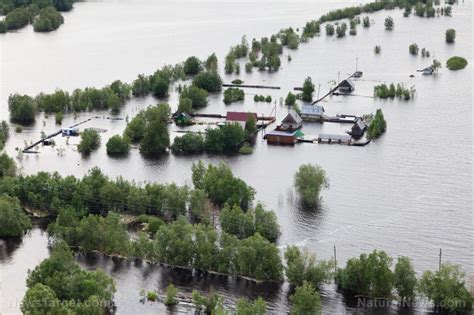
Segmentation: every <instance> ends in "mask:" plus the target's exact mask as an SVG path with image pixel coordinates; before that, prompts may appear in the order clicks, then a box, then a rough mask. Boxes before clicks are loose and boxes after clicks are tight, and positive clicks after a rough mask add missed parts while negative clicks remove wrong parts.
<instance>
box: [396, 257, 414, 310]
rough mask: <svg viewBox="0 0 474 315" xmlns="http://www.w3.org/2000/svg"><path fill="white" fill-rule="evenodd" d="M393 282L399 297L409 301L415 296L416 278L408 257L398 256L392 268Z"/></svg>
mask: <svg viewBox="0 0 474 315" xmlns="http://www.w3.org/2000/svg"><path fill="white" fill-rule="evenodd" d="M393 284H394V286H395V288H396V289H397V292H398V296H399V297H400V298H401V299H403V300H407V301H411V300H413V299H414V298H415V290H416V286H417V279H416V273H415V269H414V268H413V266H412V264H411V261H410V258H408V257H398V261H397V264H396V265H395V270H394V283H393Z"/></svg>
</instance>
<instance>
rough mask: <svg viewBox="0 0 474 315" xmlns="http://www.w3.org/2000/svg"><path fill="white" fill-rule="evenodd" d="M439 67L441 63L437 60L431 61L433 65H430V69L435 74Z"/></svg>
mask: <svg viewBox="0 0 474 315" xmlns="http://www.w3.org/2000/svg"><path fill="white" fill-rule="evenodd" d="M441 67H442V65H441V62H439V61H438V60H437V59H433V64H432V65H431V68H433V70H434V71H435V72H438V69H439V68H441Z"/></svg>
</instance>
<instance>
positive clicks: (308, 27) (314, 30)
mask: <svg viewBox="0 0 474 315" xmlns="http://www.w3.org/2000/svg"><path fill="white" fill-rule="evenodd" d="M320 33H321V24H320V23H319V22H318V21H315V20H313V21H310V22H306V24H305V26H304V27H303V36H304V37H314V36H315V35H319V34H320Z"/></svg>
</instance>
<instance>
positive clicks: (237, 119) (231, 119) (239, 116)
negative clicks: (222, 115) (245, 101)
mask: <svg viewBox="0 0 474 315" xmlns="http://www.w3.org/2000/svg"><path fill="white" fill-rule="evenodd" d="M251 117H253V118H254V119H255V123H257V119H258V118H257V114H256V113H249V112H227V115H226V120H225V121H226V122H227V123H238V124H239V125H241V126H242V128H245V124H246V123H247V120H248V119H249V118H251Z"/></svg>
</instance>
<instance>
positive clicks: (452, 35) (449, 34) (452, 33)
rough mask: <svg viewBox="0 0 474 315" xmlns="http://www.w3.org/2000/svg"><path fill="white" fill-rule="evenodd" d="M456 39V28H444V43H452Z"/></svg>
mask: <svg viewBox="0 0 474 315" xmlns="http://www.w3.org/2000/svg"><path fill="white" fill-rule="evenodd" d="M455 39H456V30H455V29H452V28H450V29H448V30H446V43H448V44H452V43H454V41H455Z"/></svg>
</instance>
